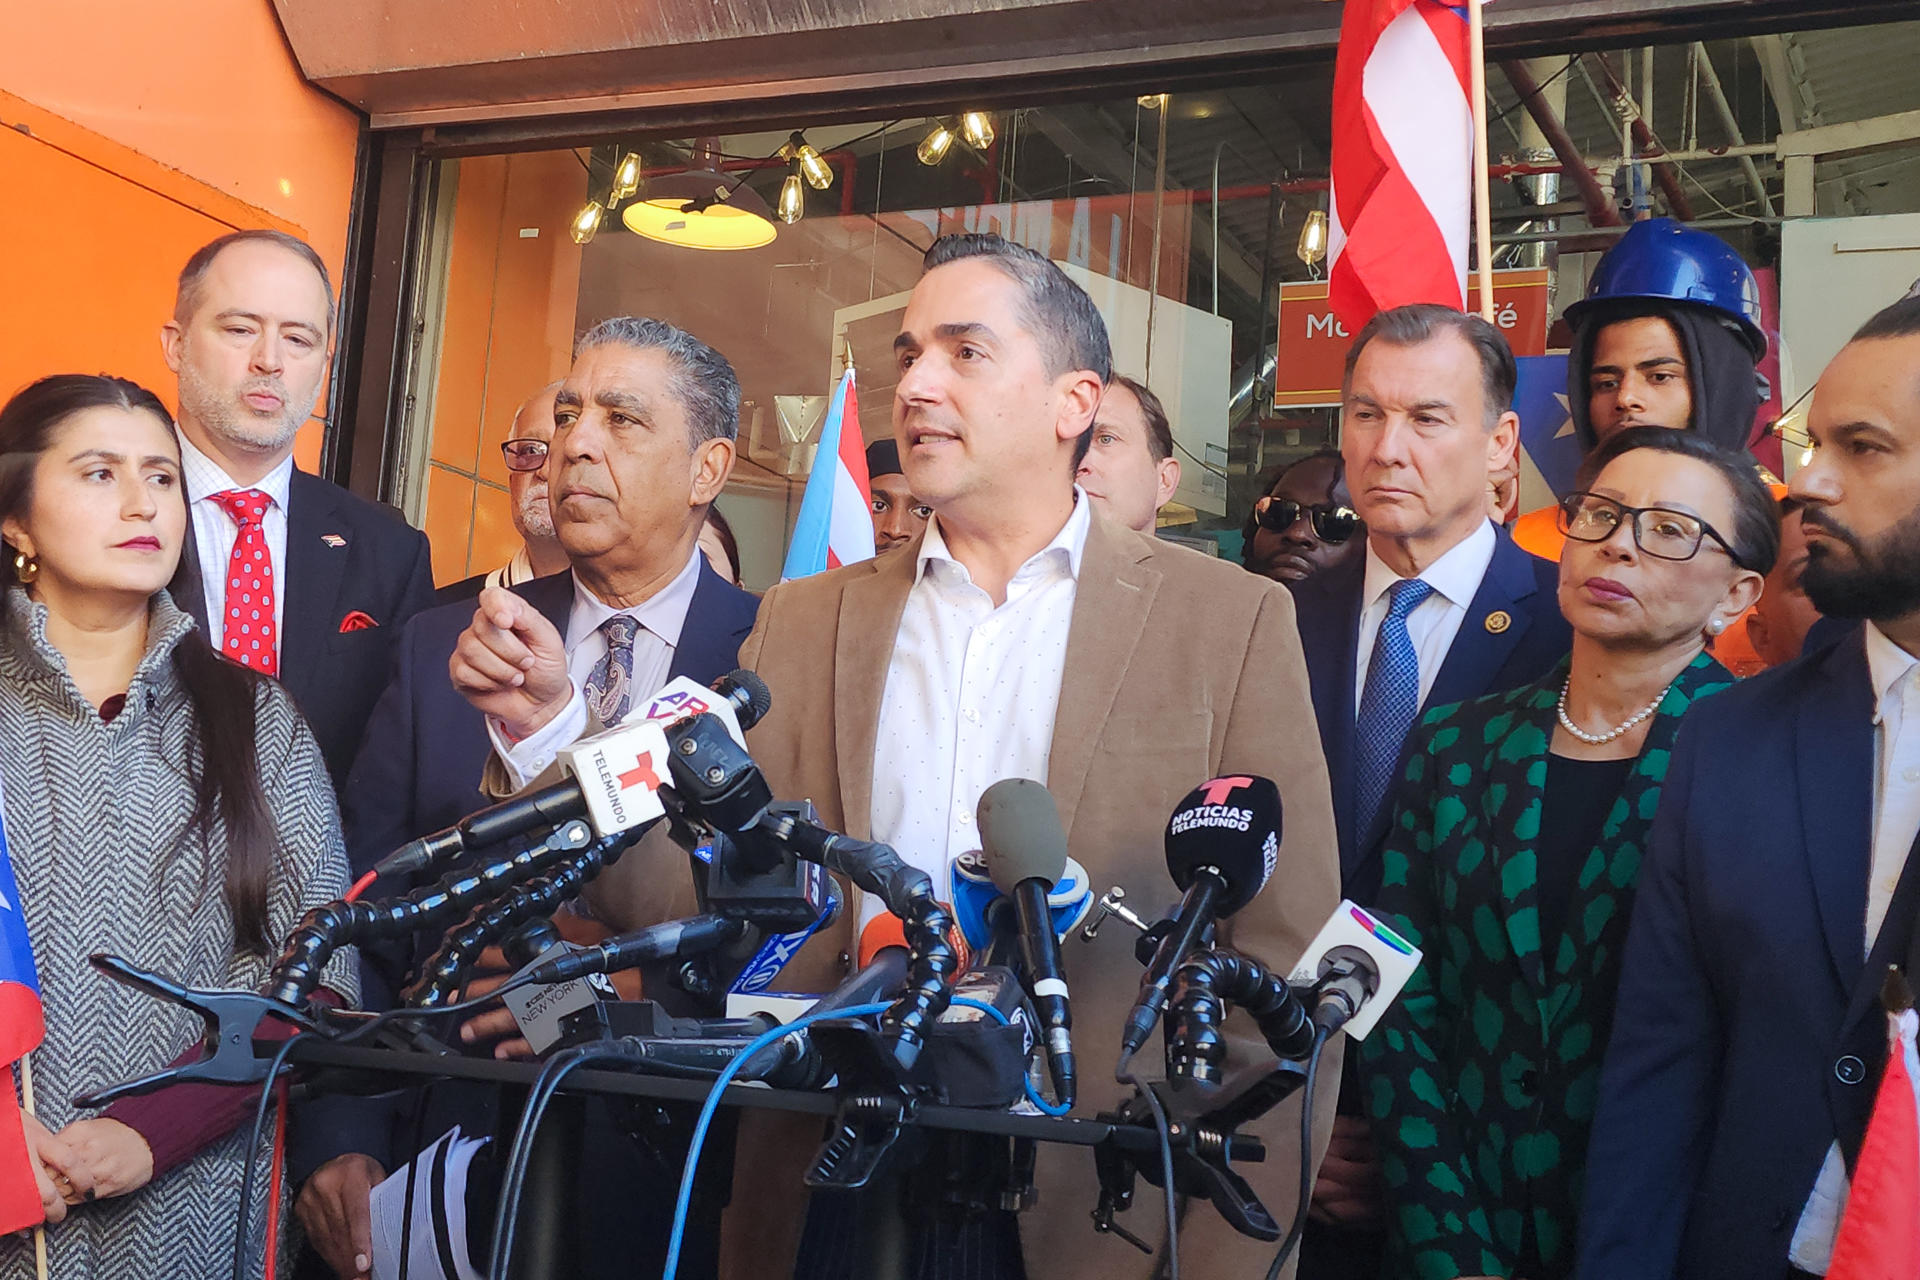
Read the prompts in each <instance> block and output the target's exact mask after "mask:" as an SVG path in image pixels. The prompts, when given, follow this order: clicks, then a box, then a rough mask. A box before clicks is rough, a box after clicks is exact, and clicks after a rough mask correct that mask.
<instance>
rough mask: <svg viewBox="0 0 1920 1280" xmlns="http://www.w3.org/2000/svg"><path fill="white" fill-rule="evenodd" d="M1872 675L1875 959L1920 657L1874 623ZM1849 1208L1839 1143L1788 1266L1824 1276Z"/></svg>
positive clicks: (1911, 774)
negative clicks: (1842, 1217)
mask: <svg viewBox="0 0 1920 1280" xmlns="http://www.w3.org/2000/svg"><path fill="white" fill-rule="evenodd" d="M1866 633H1867V676H1868V679H1869V680H1871V681H1872V683H1873V725H1874V729H1873V760H1874V770H1873V861H1872V864H1871V865H1870V866H1869V867H1868V870H1867V919H1866V926H1867V927H1866V952H1865V953H1866V954H1872V952H1873V944H1874V941H1875V940H1876V939H1877V938H1878V937H1879V936H1880V926H1881V924H1882V923H1883V922H1884V921H1885V920H1886V918H1887V908H1888V906H1890V905H1891V904H1892V902H1893V891H1894V889H1895V888H1896V887H1897V886H1898V885H1899V883H1900V873H1901V872H1902V871H1903V870H1905V869H1906V865H1907V853H1908V851H1910V850H1911V849H1912V848H1913V842H1914V837H1915V836H1916V835H1920V659H1916V658H1915V657H1914V656H1913V655H1912V654H1910V653H1908V652H1907V651H1906V650H1905V649H1902V648H1901V647H1900V646H1899V645H1897V644H1895V643H1894V642H1893V641H1891V640H1889V639H1887V635H1886V633H1885V632H1884V631H1882V630H1880V628H1879V627H1876V626H1874V625H1873V624H1872V623H1871V622H1869V623H1868V624H1867V626H1866ZM1846 1204H1847V1164H1846V1160H1845V1158H1844V1157H1843V1156H1842V1155H1841V1154H1840V1144H1839V1143H1837V1142H1836V1143H1834V1144H1833V1146H1832V1147H1831V1148H1829V1149H1828V1151H1827V1159H1826V1163H1825V1164H1823V1165H1821V1167H1820V1177H1819V1179H1818V1180H1817V1181H1815V1183H1814V1184H1813V1195H1812V1196H1811V1197H1809V1198H1808V1200H1807V1207H1806V1209H1805V1211H1804V1212H1803V1213H1802V1214H1801V1215H1800V1223H1799V1225H1798V1226H1797V1227H1795V1229H1794V1232H1793V1244H1792V1247H1791V1248H1790V1249H1789V1250H1788V1253H1787V1258H1788V1261H1790V1262H1792V1263H1793V1265H1794V1266H1796V1267H1799V1268H1800V1269H1801V1270H1802V1271H1810V1272H1812V1273H1813V1274H1815V1275H1825V1274H1826V1273H1827V1269H1828V1267H1829V1266H1830V1265H1831V1263H1832V1260H1833V1241H1834V1236H1835V1234H1836V1233H1837V1232H1838V1231H1839V1229H1840V1215H1841V1213H1842V1211H1843V1210H1844V1209H1845V1208H1846Z"/></svg>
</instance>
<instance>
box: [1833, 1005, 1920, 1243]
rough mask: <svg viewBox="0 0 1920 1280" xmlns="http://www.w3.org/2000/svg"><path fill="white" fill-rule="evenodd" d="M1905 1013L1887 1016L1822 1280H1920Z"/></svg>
mask: <svg viewBox="0 0 1920 1280" xmlns="http://www.w3.org/2000/svg"><path fill="white" fill-rule="evenodd" d="M1916 1029H1920V1017H1916V1016H1915V1015H1914V1011H1913V1010H1912V1009H1904V1010H1902V1011H1900V1012H1899V1013H1889V1014H1888V1015H1887V1070H1886V1073H1885V1074H1884V1075H1882V1076H1881V1077H1880V1092H1879V1093H1878V1095H1876V1096H1875V1098H1874V1102H1873V1118H1872V1119H1871V1120H1869V1121H1868V1122H1867V1136H1866V1139H1865V1140H1864V1141H1863V1142H1862V1143H1861V1144H1860V1158H1859V1159H1858V1160H1856V1161H1855V1162H1854V1166H1853V1184H1852V1187H1851V1189H1850V1190H1849V1191H1848V1194H1847V1207H1846V1212H1845V1214H1844V1215H1843V1216H1842V1217H1841V1219H1840V1234H1839V1235H1838V1236H1837V1237H1836V1238H1835V1239H1834V1242H1833V1261H1832V1263H1830V1264H1829V1265H1828V1267H1827V1280H1910V1278H1911V1277H1913V1276H1920V1060H1917V1059H1916V1058H1915V1056H1914V1032H1915V1030H1916Z"/></svg>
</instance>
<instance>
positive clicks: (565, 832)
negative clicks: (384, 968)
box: [266, 819, 641, 1008]
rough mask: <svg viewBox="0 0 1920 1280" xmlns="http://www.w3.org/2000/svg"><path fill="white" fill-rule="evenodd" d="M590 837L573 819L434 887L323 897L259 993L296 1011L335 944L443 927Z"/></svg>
mask: <svg viewBox="0 0 1920 1280" xmlns="http://www.w3.org/2000/svg"><path fill="white" fill-rule="evenodd" d="M640 835H641V830H638V829H637V830H635V831H631V832H622V833H620V835H619V836H617V837H610V838H611V839H618V840H622V841H626V842H627V843H631V842H632V840H637V839H638V838H639V836H640ZM592 841H593V831H592V828H590V827H589V826H588V825H587V824H586V822H585V821H583V820H580V819H574V820H573V821H571V822H566V823H563V824H562V825H561V826H560V828H559V829H558V830H557V831H554V832H552V833H550V834H549V835H548V836H547V838H546V839H544V840H541V841H538V842H536V843H534V844H531V845H528V846H527V847H526V848H525V849H522V850H521V851H520V852H519V853H516V854H514V855H513V856H512V857H511V858H505V859H501V860H499V861H495V862H489V863H486V864H484V865H482V866H477V867H471V868H468V869H466V870H461V871H451V872H448V873H447V874H446V875H444V876H442V877H441V878H440V879H439V880H438V881H437V882H435V883H434V884H431V885H428V886H426V887H424V888H420V889H416V890H414V891H413V892H412V893H410V894H407V895H406V896H405V897H402V898H394V899H389V900H386V901H382V902H346V901H339V902H329V903H327V904H326V905H324V906H319V907H315V908H313V909H312V910H311V911H309V912H307V913H306V914H305V915H304V916H302V917H301V918H300V923H299V924H298V925H297V926H295V928H294V930H293V932H292V933H291V934H289V935H288V936H287V942H286V946H285V947H284V948H283V949H282V950H281V952H280V956H279V958H278V959H276V960H275V961H274V964H273V969H272V970H271V972H270V973H269V974H268V977H267V985H266V994H267V995H268V996H270V997H271V998H273V999H275V1000H278V1001H280V1002H281V1003H282V1004H285V1005H289V1006H291V1007H294V1008H298V1007H300V1006H301V1005H302V1004H303V1003H304V1002H305V1000H306V998H307V996H309V995H310V994H312V992H313V988H314V986H315V985H316V984H317V983H318V982H319V979H320V973H321V971H322V970H324V969H325V968H326V964H327V961H328V960H330V959H331V958H332V957H333V953H334V952H335V951H337V950H339V949H340V948H341V947H344V946H351V945H355V944H358V943H363V942H373V941H377V940H380V939H383V938H397V937H400V936H402V935H404V934H408V933H412V932H414V931H416V930H421V929H432V928H445V927H446V926H448V925H450V924H452V923H454V922H455V921H456V920H457V919H459V917H460V915H461V914H462V913H463V912H467V911H470V910H471V909H472V908H473V907H474V906H475V905H476V904H478V903H481V902H484V901H487V900H488V899H490V898H493V897H495V896H497V895H499V894H500V893H501V892H503V891H505V890H507V889H510V888H512V887H513V886H515V885H517V884H522V883H524V882H525V881H528V880H531V879H533V878H534V877H535V876H538V875H542V874H544V873H545V872H546V871H548V870H549V869H550V868H552V867H554V866H556V865H557V864H559V863H562V862H564V861H565V860H567V859H568V858H570V857H572V856H573V855H575V854H577V853H579V852H580V851H581V850H583V849H585V848H587V846H588V845H589V844H591V843H592ZM623 847H624V846H623Z"/></svg>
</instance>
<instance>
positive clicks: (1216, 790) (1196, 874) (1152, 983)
mask: <svg viewBox="0 0 1920 1280" xmlns="http://www.w3.org/2000/svg"><path fill="white" fill-rule="evenodd" d="M1279 853H1280V788H1279V787H1277V786H1275V785H1274V784H1273V782H1272V781H1271V780H1270V779H1267V778H1256V777H1247V776H1244V775H1242V776H1238V777H1233V776H1229V777H1223V778H1214V779H1212V780H1211V781H1209V782H1205V783H1202V784H1201V785H1200V786H1198V787H1195V788H1194V789H1193V790H1192V791H1189V792H1188V793H1187V797H1186V799H1184V800H1182V801H1181V802H1180V806H1179V807H1178V808H1177V809H1175V810H1174V811H1173V817H1172V818H1170V819H1168V821H1167V874H1169V875H1171V876H1172V877H1173V883H1174V884H1175V885H1176V886H1178V887H1179V888H1180V889H1181V890H1183V891H1184V893H1185V896H1184V897H1182V898H1181V900H1180V910H1179V911H1178V912H1177V913H1176V914H1175V916H1174V919H1173V927H1172V928H1171V929H1169V930H1168V931H1167V935H1166V937H1165V938H1163V939H1161V942H1160V949H1159V950H1158V951H1156V952H1154V955H1153V961H1152V963H1150V964H1149V965H1148V966H1147V972H1146V974H1145V975H1144V976H1143V977H1142V978H1141V979H1140V995H1139V998H1138V999H1136V1000H1135V1001H1134V1005H1133V1011H1132V1012H1131V1013H1129V1014H1128V1015H1127V1025H1126V1030H1125V1032H1124V1033H1123V1034H1122V1035H1121V1038H1120V1065H1119V1067H1118V1068H1117V1069H1116V1070H1115V1073H1114V1074H1115V1075H1117V1076H1119V1077H1120V1078H1121V1079H1122V1081H1123V1082H1124V1080H1125V1077H1126V1073H1127V1063H1128V1062H1129V1061H1130V1060H1131V1059H1132V1057H1133V1055H1134V1054H1136V1053H1138V1052H1139V1051H1140V1047H1141V1046H1142V1045H1144V1044H1146V1042H1147V1037H1148V1036H1150V1035H1152V1034H1153V1028H1154V1026H1155V1024H1156V1023H1158V1022H1159V1021H1160V1011H1161V1010H1162V1009H1163V1008H1165V1007H1166V1003H1167V993H1168V991H1169V989H1170V988H1171V987H1172V986H1173V975H1174V973H1175V971H1176V970H1178V969H1179V968H1180V965H1181V964H1182V963H1183V962H1184V961H1185V960H1186V958H1187V957H1188V956H1189V955H1191V954H1192V953H1193V949H1194V946H1195V945H1196V943H1198V941H1199V939H1200V936H1201V934H1203V933H1204V932H1206V930H1207V927H1208V926H1209V925H1211V924H1212V923H1213V922H1214V921H1216V920H1224V919H1226V918H1227V917H1228V916H1230V915H1232V914H1233V913H1234V912H1236V911H1238V910H1240V908H1242V907H1244V906H1246V905H1247V903H1249V902H1251V901H1253V896H1254V895H1255V894H1256V893H1259V892H1260V890H1261V888H1262V887H1264V886H1265V885H1266V883H1267V877H1268V876H1271V875H1272V874H1273V864H1274V861H1275V859H1276V858H1277V857H1278V856H1279Z"/></svg>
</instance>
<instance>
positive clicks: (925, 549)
mask: <svg viewBox="0 0 1920 1280" xmlns="http://www.w3.org/2000/svg"><path fill="white" fill-rule="evenodd" d="M1090 507H1091V504H1090V503H1089V502H1088V501H1087V495H1086V494H1085V492H1083V491H1082V490H1081V488H1080V486H1079V485H1075V486H1074V487H1073V511H1072V512H1071V513H1070V514H1069V515H1068V516H1067V522H1066V523H1065V524H1063V525H1061V526H1060V532H1058V533H1056V534H1054V535H1053V541H1052V542H1049V543H1048V544H1047V545H1046V546H1044V547H1042V548H1040V550H1038V551H1036V552H1035V553H1034V554H1033V555H1032V556H1030V557H1028V559H1027V562H1026V563H1025V564H1023V565H1021V566H1020V570H1019V572H1018V573H1016V574H1015V575H1014V576H1015V577H1018V576H1020V574H1021V573H1025V572H1026V571H1027V570H1028V569H1030V568H1032V567H1033V566H1034V565H1035V564H1038V563H1040V562H1041V561H1043V560H1050V561H1052V562H1053V563H1055V564H1058V565H1059V566H1060V567H1061V568H1063V569H1065V570H1066V573H1067V576H1068V577H1070V578H1072V579H1073V580H1074V581H1076V582H1078V581H1079V580H1080V560H1081V557H1083V556H1084V555H1085V554H1086V551H1087V529H1088V528H1089V526H1090V525H1091V524H1092V517H1091V516H1090V515H1089V514H1088V512H1089V508H1090ZM935 561H937V562H939V563H941V564H950V565H952V566H954V568H956V569H959V570H960V571H961V572H962V573H965V572H966V566H965V565H963V564H961V563H960V562H959V561H958V560H956V559H954V557H953V553H952V552H950V551H948V550H947V540H946V539H945V538H943V537H941V536H940V517H939V516H937V515H935V516H930V517H928V519H927V534H926V536H925V537H924V538H922V539H921V540H920V558H919V561H918V562H917V563H916V564H915V565H914V571H913V580H914V581H915V582H918V581H919V580H920V579H921V578H923V577H925V576H926V573H927V565H928V564H929V563H930V562H935Z"/></svg>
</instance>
